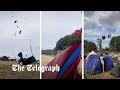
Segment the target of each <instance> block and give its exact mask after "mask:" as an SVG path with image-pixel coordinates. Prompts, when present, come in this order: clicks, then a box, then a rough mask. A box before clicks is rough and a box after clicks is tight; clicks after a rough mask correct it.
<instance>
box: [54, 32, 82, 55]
mask: <svg viewBox="0 0 120 90" xmlns="http://www.w3.org/2000/svg"><path fill="white" fill-rule="evenodd" d="M78 43H81V33H80V35H78V36H77V37H74V36H72V35H66V36H65V37H63V38H60V40H58V41H57V43H56V47H55V48H54V52H55V53H57V51H58V50H65V49H66V48H68V47H69V46H71V45H73V44H78Z"/></svg>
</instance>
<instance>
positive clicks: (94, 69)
mask: <svg viewBox="0 0 120 90" xmlns="http://www.w3.org/2000/svg"><path fill="white" fill-rule="evenodd" d="M104 65H105V66H104V67H105V70H110V69H112V68H113V67H114V65H113V61H112V58H111V57H110V56H109V55H106V54H105V55H104ZM85 69H86V70H87V72H89V73H91V74H96V73H100V72H101V71H102V65H101V62H100V55H90V56H89V57H88V59H87V60H86V63H85Z"/></svg>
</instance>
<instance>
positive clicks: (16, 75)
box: [0, 61, 40, 79]
mask: <svg viewBox="0 0 120 90" xmlns="http://www.w3.org/2000/svg"><path fill="white" fill-rule="evenodd" d="M13 64H17V62H7V61H0V79H40V73H39V71H27V70H26V71H21V72H18V71H13V70H12V65H13Z"/></svg>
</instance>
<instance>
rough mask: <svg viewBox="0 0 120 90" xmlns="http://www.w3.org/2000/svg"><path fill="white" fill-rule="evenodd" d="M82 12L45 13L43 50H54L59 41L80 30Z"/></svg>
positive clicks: (43, 19)
mask: <svg viewBox="0 0 120 90" xmlns="http://www.w3.org/2000/svg"><path fill="white" fill-rule="evenodd" d="M81 17H82V15H81V11H43V12H42V17H41V18H42V49H53V48H54V47H55V46H56V43H57V41H58V40H59V39H60V38H62V37H64V36H66V35H70V34H71V33H73V32H74V31H75V30H77V29H80V28H81V26H82V18H81Z"/></svg>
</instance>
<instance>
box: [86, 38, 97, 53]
mask: <svg viewBox="0 0 120 90" xmlns="http://www.w3.org/2000/svg"><path fill="white" fill-rule="evenodd" d="M92 50H93V51H95V52H97V46H96V44H95V43H93V42H90V41H87V40H84V53H85V55H87V53H88V52H91V51H92Z"/></svg>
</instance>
